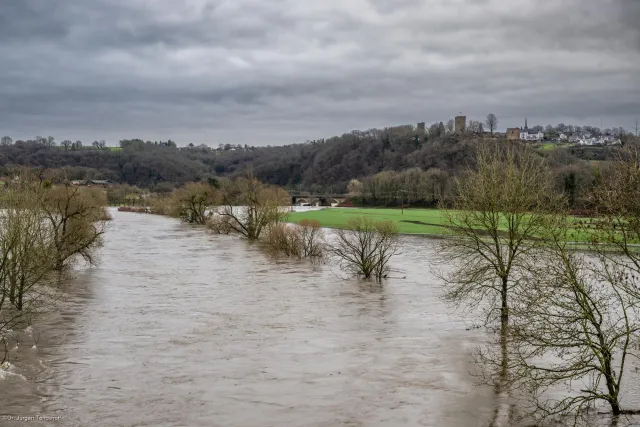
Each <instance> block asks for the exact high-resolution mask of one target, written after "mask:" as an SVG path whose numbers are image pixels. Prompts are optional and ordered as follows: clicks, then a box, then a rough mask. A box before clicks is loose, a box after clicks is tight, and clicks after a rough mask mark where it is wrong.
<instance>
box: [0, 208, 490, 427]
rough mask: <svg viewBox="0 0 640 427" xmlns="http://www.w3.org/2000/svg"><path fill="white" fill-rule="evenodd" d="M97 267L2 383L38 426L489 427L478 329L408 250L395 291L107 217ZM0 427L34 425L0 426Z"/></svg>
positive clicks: (415, 247) (156, 224) (152, 224)
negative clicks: (477, 379)
mask: <svg viewBox="0 0 640 427" xmlns="http://www.w3.org/2000/svg"><path fill="white" fill-rule="evenodd" d="M112 214H113V216H114V221H113V222H112V224H111V226H110V227H111V228H110V230H109V232H108V235H107V237H106V243H105V247H104V248H103V249H102V250H101V263H100V265H99V266H98V267H94V268H91V269H79V270H78V271H77V272H76V278H75V279H74V282H73V283H72V284H71V285H70V286H69V292H68V293H69V295H68V298H67V300H66V301H64V302H63V303H62V306H63V310H62V313H61V314H58V315H55V316H53V315H52V316H49V317H47V318H46V319H43V320H42V321H39V322H36V324H35V325H34V329H33V333H32V334H31V335H33V337H35V339H37V340H38V346H37V348H32V346H33V344H34V339H30V338H29V337H26V338H23V340H22V341H21V342H20V343H19V346H18V348H17V349H15V350H12V352H11V357H12V361H11V362H12V364H13V365H14V366H13V367H12V369H11V373H9V374H7V375H5V378H3V379H2V380H1V381H0V402H1V404H2V407H1V408H0V413H2V414H4V415H13V416H25V417H29V416H34V417H37V416H38V415H40V416H50V417H55V416H58V417H60V419H59V420H48V421H42V420H40V421H39V420H37V419H36V420H33V421H31V422H29V424H28V425H29V426H36V425H64V426H90V425H91V426H93V425H95V426H247V427H249V426H279V427H282V426H326V427H333V426H451V427H457V426H465V427H466V426H487V425H488V424H489V421H490V419H491V416H492V413H493V411H494V408H495V406H496V402H495V397H494V395H493V393H492V390H491V389H489V388H485V387H478V386H475V385H474V378H473V377H471V376H470V375H469V370H470V369H471V359H470V356H469V351H470V349H471V348H473V347H474V346H475V345H478V344H480V343H482V342H484V341H485V340H486V338H487V337H486V335H485V333H484V332H483V331H482V330H477V329H472V330H468V329H469V328H468V326H469V324H470V323H471V322H470V321H466V320H465V319H463V318H462V317H461V315H460V314H457V313H452V312H451V309H450V307H448V306H447V305H446V304H445V303H443V302H442V301H440V300H439V299H438V297H437V296H438V294H439V293H440V292H441V288H440V285H439V281H438V280H437V279H436V278H435V277H434V276H433V275H432V274H431V273H430V263H431V262H432V259H433V255H434V251H435V245H434V243H433V242H432V241H429V240H426V239H422V238H406V239H404V241H403V251H402V254H401V255H399V256H398V257H397V259H395V260H394V265H395V266H401V268H400V270H399V271H397V272H395V273H394V278H392V279H390V280H389V281H388V282H387V283H386V284H385V285H384V286H382V287H378V286H375V285H371V284H364V283H360V282H358V281H356V280H352V281H349V280H346V281H345V280H342V279H341V278H339V277H338V276H337V275H336V274H335V272H334V271H332V269H331V267H329V266H327V265H322V266H319V267H313V266H311V265H309V264H307V263H304V262H294V261H290V260H282V261H278V262H274V260H273V259H270V258H268V257H267V256H266V255H264V254H263V253H262V252H261V250H260V249H259V248H256V247H253V246H252V245H250V244H249V243H247V242H245V241H243V240H240V239H237V238H233V237H229V236H212V235H209V234H207V233H205V232H204V231H203V230H200V229H195V228H191V227H189V226H186V225H183V224H180V223H179V222H178V221H175V220H172V219H169V218H164V217H159V216H152V215H141V214H130V213H118V212H112ZM0 425H2V426H4V425H7V426H12V425H23V424H21V423H20V422H16V421H10V420H7V419H4V420H3V421H0Z"/></svg>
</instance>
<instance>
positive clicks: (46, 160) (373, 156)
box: [0, 125, 612, 192]
mask: <svg viewBox="0 0 640 427" xmlns="http://www.w3.org/2000/svg"><path fill="white" fill-rule="evenodd" d="M51 140H53V138H50V140H49V143H47V141H46V140H44V138H42V139H39V140H37V141H17V142H16V143H15V144H11V145H2V146H0V172H2V173H3V174H7V173H8V171H9V169H10V168H11V167H13V166H16V165H20V166H29V167H37V168H49V169H52V168H56V169H57V168H65V170H66V173H67V175H68V177H69V178H70V179H107V180H110V181H112V182H115V183H125V184H129V185H136V186H139V187H143V188H150V189H152V190H155V189H165V190H169V189H171V188H173V187H174V186H176V185H181V184H183V183H185V182H189V181H198V180H206V179H207V178H209V177H220V176H233V175H235V174H241V173H244V172H246V171H247V169H249V168H251V169H252V171H253V173H254V175H256V176H257V177H258V178H259V179H261V180H262V181H264V182H268V183H272V184H277V185H281V186H284V187H287V188H291V189H297V190H309V191H326V190H329V189H331V191H334V192H346V191H347V185H348V183H349V181H350V180H352V179H359V180H363V181H366V180H368V179H370V178H371V177H372V176H374V175H376V174H379V173H381V172H384V171H396V172H399V171H405V170H408V169H415V168H419V169H421V170H422V171H429V170H433V171H437V173H438V175H439V176H441V177H442V176H443V177H444V179H447V180H449V181H450V180H451V179H452V177H453V176H454V175H455V174H456V173H457V172H458V171H460V170H461V169H462V168H464V167H465V166H467V165H468V164H469V162H470V161H471V160H472V159H473V154H474V147H475V145H476V144H477V143H478V137H476V136H474V135H462V136H458V135H444V136H435V137H429V134H428V132H424V131H420V130H418V129H416V128H415V127H413V126H410V125H406V126H396V127H390V128H385V129H371V130H368V131H353V132H350V133H347V134H344V135H342V136H338V137H333V138H329V139H322V140H317V141H309V142H306V143H301V144H292V145H286V146H267V147H249V146H244V147H240V146H235V147H234V146H227V147H226V148H222V147H221V148H219V149H218V150H213V149H211V148H209V147H206V146H199V147H194V146H190V147H182V148H178V147H177V146H176V145H175V143H173V142H171V141H168V142H150V141H147V142H145V141H142V140H139V139H133V140H123V141H121V142H120V145H121V147H120V148H113V147H111V148H109V147H104V146H103V147H100V146H96V147H82V148H78V147H74V146H69V145H68V144H66V146H65V147H62V146H53V144H52V143H51ZM540 155H542V156H545V157H547V158H548V161H549V163H550V164H551V166H552V167H554V168H555V169H556V170H557V171H558V174H559V178H558V180H559V185H564V184H563V182H564V181H565V180H564V178H563V176H564V175H563V174H573V175H576V174H577V175H576V176H577V177H578V178H577V179H576V178H575V177H574V178H571V179H569V180H568V181H567V182H569V183H573V184H571V185H580V186H582V187H585V186H589V185H590V184H589V182H588V181H589V180H590V179H591V178H590V176H591V175H590V174H592V170H591V169H592V168H593V164H592V163H589V162H588V161H593V160H597V161H605V162H606V160H608V159H610V158H611V155H612V148H611V147H588V148H579V147H574V148H557V149H552V150H549V149H548V147H547V148H546V149H544V150H540ZM575 183H577V184H575Z"/></svg>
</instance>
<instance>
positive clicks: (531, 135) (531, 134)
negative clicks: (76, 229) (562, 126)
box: [520, 119, 544, 141]
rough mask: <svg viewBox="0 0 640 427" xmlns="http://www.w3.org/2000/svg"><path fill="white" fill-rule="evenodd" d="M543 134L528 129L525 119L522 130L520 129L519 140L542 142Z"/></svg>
mask: <svg viewBox="0 0 640 427" xmlns="http://www.w3.org/2000/svg"><path fill="white" fill-rule="evenodd" d="M543 138H544V133H542V132H540V131H533V130H531V129H529V125H528V124H527V119H524V128H523V129H520V140H522V141H542V139H543Z"/></svg>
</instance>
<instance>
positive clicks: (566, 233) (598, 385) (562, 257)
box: [509, 226, 640, 421]
mask: <svg viewBox="0 0 640 427" xmlns="http://www.w3.org/2000/svg"><path fill="white" fill-rule="evenodd" d="M549 235H555V237H554V239H552V240H551V241H547V243H548V244H549V246H548V248H547V249H546V251H545V256H544V258H543V259H544V266H540V267H539V268H537V269H535V270H532V271H531V274H530V275H529V276H528V277H525V278H523V286H522V287H521V288H520V289H519V291H518V304H517V305H516V307H515V308H514V310H513V311H514V316H513V317H514V319H513V322H512V325H511V327H510V337H509V342H510V358H509V386H510V388H511V389H515V390H518V391H519V392H525V393H527V394H528V395H529V396H531V397H532V401H533V403H534V404H533V406H532V407H531V412H530V415H532V416H534V417H535V418H540V419H547V418H556V417H567V416H570V417H572V418H573V419H574V420H575V421H584V416H585V415H586V414H587V412H588V409H591V408H594V407H595V408H600V407H601V406H602V404H604V405H606V406H608V407H609V408H610V410H611V412H612V413H613V415H615V416H617V415H620V414H624V413H632V412H638V413H640V412H639V411H629V410H625V409H623V407H622V388H621V386H622V384H623V382H625V381H626V380H628V369H629V366H628V365H629V363H628V362H629V359H630V358H635V359H636V360H637V359H638V358H639V357H640V348H638V347H636V346H635V344H636V343H637V342H638V334H639V333H640V292H639V290H638V287H637V283H635V280H636V279H635V276H634V275H633V274H630V270H629V269H628V268H627V267H625V266H623V265H622V264H620V263H612V262H610V261H609V260H608V259H607V258H608V255H607V256H604V255H602V254H600V255H598V256H596V257H594V256H593V253H585V252H577V251H575V250H574V249H573V248H570V247H569V244H568V243H567V241H568V240H570V239H571V237H570V229H569V228H568V226H565V227H557V226H556V227H555V228H554V230H550V233H549ZM600 250H601V249H600V248H597V249H596V251H597V252H599V251H600ZM597 252H596V253H597ZM634 341H635V343H634ZM577 384H579V385H578V386H574V385H577ZM561 386H563V388H565V389H567V390H568V393H567V394H564V395H562V394H557V393H556V394H550V393H549V390H550V389H551V388H554V389H556V390H558V389H561V388H560V387H561Z"/></svg>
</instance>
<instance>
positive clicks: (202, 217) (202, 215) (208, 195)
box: [173, 182, 219, 224]
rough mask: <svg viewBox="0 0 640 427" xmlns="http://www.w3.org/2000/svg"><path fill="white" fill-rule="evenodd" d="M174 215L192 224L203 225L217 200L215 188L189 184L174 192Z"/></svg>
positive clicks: (201, 184) (206, 185)
mask: <svg viewBox="0 0 640 427" xmlns="http://www.w3.org/2000/svg"><path fill="white" fill-rule="evenodd" d="M173 199H174V202H173V203H174V205H175V209H174V214H175V215H176V216H179V217H180V218H182V219H183V220H184V221H186V222H189V223H193V224H205V223H206V222H207V221H208V220H209V218H211V214H212V211H211V210H212V209H213V207H214V206H215V204H216V203H217V201H218V200H219V193H218V191H217V190H216V188H214V187H212V186H211V185H209V184H204V183H196V182H190V183H187V184H185V186H184V187H182V188H179V189H177V190H175V192H174V194H173Z"/></svg>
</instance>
